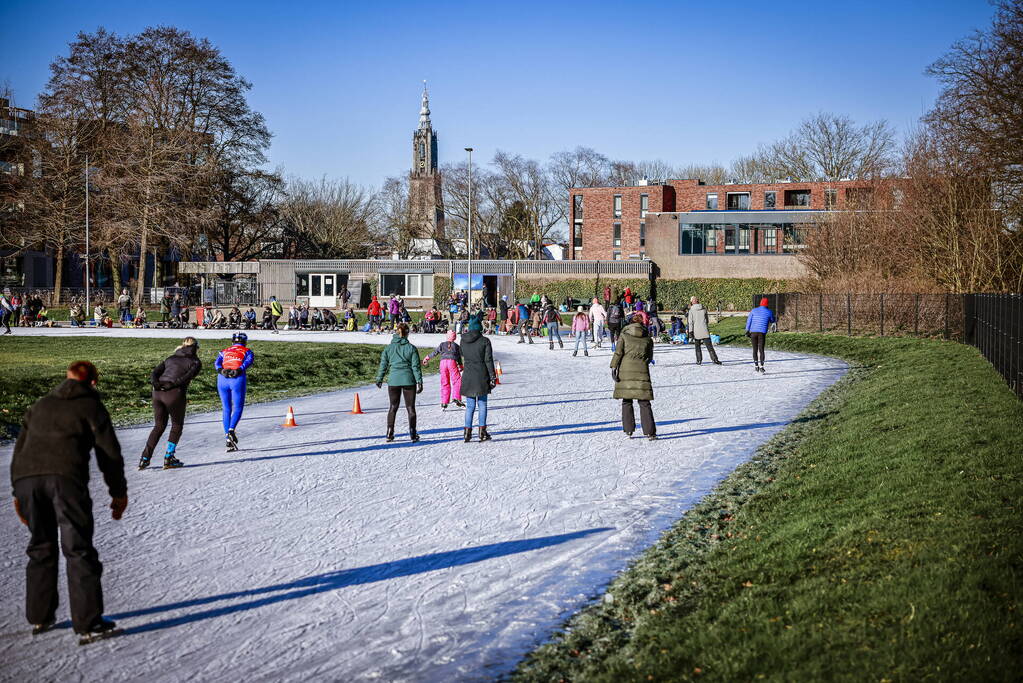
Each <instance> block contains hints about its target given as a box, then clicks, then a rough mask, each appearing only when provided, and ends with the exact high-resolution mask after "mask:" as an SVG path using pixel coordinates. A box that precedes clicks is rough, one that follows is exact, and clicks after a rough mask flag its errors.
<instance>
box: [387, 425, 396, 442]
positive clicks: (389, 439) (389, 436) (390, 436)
mask: <svg viewBox="0 0 1023 683" xmlns="http://www.w3.org/2000/svg"><path fill="white" fill-rule="evenodd" d="M385 441H387V443H391V442H392V441H394V427H388V428H387V437H386V438H385Z"/></svg>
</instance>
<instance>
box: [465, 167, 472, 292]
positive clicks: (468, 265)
mask: <svg viewBox="0 0 1023 683" xmlns="http://www.w3.org/2000/svg"><path fill="white" fill-rule="evenodd" d="M465 151H466V152H468V153H469V192H468V197H469V227H468V230H467V232H466V241H467V242H468V243H467V244H466V253H465V255H466V271H467V272H468V278H469V300H468V305H469V310H470V311H471V310H472V147H466V148H465Z"/></svg>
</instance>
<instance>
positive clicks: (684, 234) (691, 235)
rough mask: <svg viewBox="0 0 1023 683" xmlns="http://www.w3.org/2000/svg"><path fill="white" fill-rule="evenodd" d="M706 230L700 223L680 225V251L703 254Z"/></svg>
mask: <svg viewBox="0 0 1023 683" xmlns="http://www.w3.org/2000/svg"><path fill="white" fill-rule="evenodd" d="M703 242H704V230H703V228H702V227H701V226H698V225H689V224H683V225H681V226H679V232H678V253H680V254H702V253H703V250H704V249H703Z"/></svg>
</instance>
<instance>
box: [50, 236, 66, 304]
mask: <svg viewBox="0 0 1023 683" xmlns="http://www.w3.org/2000/svg"><path fill="white" fill-rule="evenodd" d="M63 284H64V242H63V240H62V241H61V243H60V244H58V245H57V258H56V259H55V262H54V264H53V296H52V297H51V298H50V305H51V306H59V305H60V288H61V285H63Z"/></svg>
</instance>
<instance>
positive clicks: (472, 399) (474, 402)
mask: <svg viewBox="0 0 1023 683" xmlns="http://www.w3.org/2000/svg"><path fill="white" fill-rule="evenodd" d="M477 406H479V409H480V427H486V426H487V397H486V396H478V397H477V396H466V397H465V428H466V429H472V414H473V413H474V412H476V407H477Z"/></svg>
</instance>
